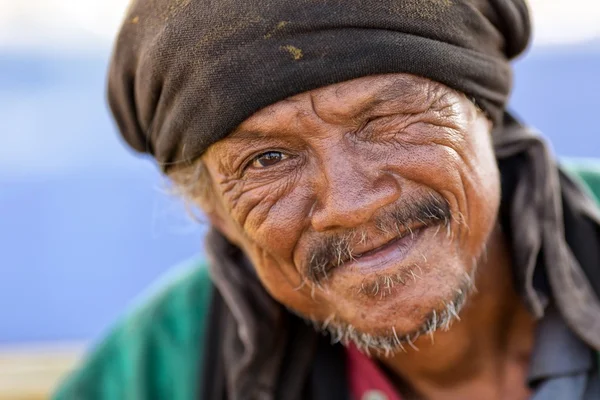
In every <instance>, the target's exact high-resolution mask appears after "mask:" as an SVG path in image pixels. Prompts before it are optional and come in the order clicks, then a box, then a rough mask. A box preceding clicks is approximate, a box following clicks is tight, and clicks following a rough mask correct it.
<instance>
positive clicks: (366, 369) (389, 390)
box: [346, 344, 402, 400]
mask: <svg viewBox="0 0 600 400" xmlns="http://www.w3.org/2000/svg"><path fill="white" fill-rule="evenodd" d="M346 373H347V374H348V381H349V382H350V393H351V394H352V397H353V399H354V400H402V397H400V395H399V394H398V393H397V392H396V389H395V388H394V386H393V385H392V383H391V382H390V381H389V379H388V378H387V377H386V376H385V374H384V372H383V371H382V370H381V368H380V367H379V366H378V365H377V363H375V361H373V360H372V359H371V358H369V357H367V356H366V355H364V354H363V353H361V352H360V351H359V350H358V349H357V348H356V346H354V345H353V344H350V345H349V346H348V347H347V348H346Z"/></svg>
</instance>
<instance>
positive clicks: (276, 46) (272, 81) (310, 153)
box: [57, 0, 600, 400]
mask: <svg viewBox="0 0 600 400" xmlns="http://www.w3.org/2000/svg"><path fill="white" fill-rule="evenodd" d="M529 36H530V23H529V16H528V12H527V8H526V5H525V4H524V3H523V2H522V1H520V0H487V1H484V0H480V1H474V0H470V1H469V0H451V1H449V0H407V1H398V0H394V1H391V0H379V1H373V2H369V1H364V0H362V1H360V0H348V1H344V2H341V1H337V0H324V1H314V0H297V1H293V2H290V1H283V0H282V1H268V2H256V1H252V0H244V1H239V0H238V1H235V2H233V1H225V0H222V1H213V2H203V1H199V0H188V1H175V0H172V1H168V0H155V1H152V2H147V1H134V3H133V4H132V5H131V7H130V9H129V11H128V13H127V17H126V21H125V23H124V25H123V27H122V30H121V33H120V35H119V38H118V39H117V44H116V49H115V52H114V56H113V59H112V64H111V70H110V75H109V101H110V105H111V109H112V111H113V113H114V115H115V118H116V121H117V123H118V126H119V128H120V130H121V132H122V133H123V135H124V137H125V138H126V140H127V141H128V142H129V143H130V144H131V145H132V146H133V147H134V148H136V149H137V150H139V151H144V152H147V153H150V154H152V155H153V156H154V157H155V158H156V160H157V161H158V163H159V164H160V165H161V167H162V168H163V170H164V171H165V173H166V174H168V175H169V176H170V177H171V178H172V180H173V181H174V183H175V186H176V188H178V190H180V191H181V192H182V193H183V195H184V196H185V197H186V199H187V200H189V201H190V202H193V203H194V204H195V205H197V206H199V207H200V208H201V209H202V210H203V211H204V212H205V214H206V215H207V218H208V219H209V221H210V223H211V225H212V227H213V229H212V232H211V233H210V234H209V237H208V238H207V249H208V253H209V255H210V262H209V268H210V273H211V279H212V282H213V283H214V287H215V289H214V290H210V288H208V287H207V286H210V284H208V283H206V281H205V280H202V278H201V277H202V276H204V275H203V274H202V273H201V272H200V270H194V271H193V272H191V273H189V274H188V275H185V277H184V278H180V279H179V280H176V281H175V283H173V284H171V285H170V286H168V287H167V289H165V290H163V291H162V292H161V293H160V294H158V295H155V297H154V298H153V299H152V301H151V302H149V304H148V305H146V306H144V307H142V308H141V309H140V310H138V311H136V312H134V313H133V314H132V315H131V316H129V317H127V319H126V320H125V321H124V322H122V324H121V326H120V327H119V328H117V329H116V330H115V332H114V333H113V334H112V335H111V337H110V338H109V339H107V341H106V342H104V344H102V345H101V346H100V347H99V349H98V350H97V351H96V354H95V355H93V356H92V357H91V358H90V360H89V361H88V363H87V365H85V366H84V367H83V368H82V370H81V371H80V372H78V373H76V374H75V375H74V376H73V377H72V378H71V379H70V381H69V382H67V384H66V385H65V387H64V388H63V389H62V391H61V392H60V393H59V394H58V396H57V397H58V398H69V399H70V398H86V399H87V398H127V399H133V398H160V399H163V398H165V399H166V398H169V399H172V398H181V399H183V398H202V399H225V398H226V399H337V398H339V399H347V398H354V399H376V398H377V399H382V398H389V399H536V400H542V399H544V400H546V399H596V398H600V375H599V371H598V365H597V357H596V350H597V349H599V348H600V302H599V299H598V295H597V294H598V292H599V291H600V270H599V265H600V229H599V227H600V225H599V224H600V218H598V210H597V208H595V207H596V206H595V205H594V204H593V200H591V198H590V197H588V196H587V195H586V194H584V192H583V191H582V189H581V188H580V186H579V185H578V184H576V183H575V182H574V181H573V180H571V178H569V177H568V176H567V175H566V174H565V173H564V172H562V170H560V169H559V168H558V167H557V165H556V164H555V162H554V161H553V159H552V158H551V156H550V155H549V153H548V150H547V148H546V145H545V144H544V142H543V141H542V140H541V139H540V138H539V137H538V136H537V135H536V134H535V133H533V132H532V131H531V130H529V129H528V128H526V127H524V126H523V125H521V123H519V122H518V121H517V120H515V119H514V118H513V117H512V116H511V115H510V114H508V113H507V112H506V111H505V105H506V102H507V98H508V95H509V91H510V87H511V69H510V65H509V60H510V59H512V58H514V57H515V56H517V55H518V54H520V53H521V52H522V51H523V50H524V49H525V47H526V46H527V43H528V41H529ZM208 294H210V296H211V297H210V300H209V301H207V302H206V304H205V303H204V302H205V298H206V296H207V295H208ZM205 305H206V307H208V308H209V310H208V311H206V310H205ZM182 321H183V322H182ZM307 322H309V323H312V324H307ZM315 328H316V329H315ZM205 331H206V334H204V332H205ZM318 332H323V333H324V334H323V335H320V334H318ZM200 354H202V357H201V356H200Z"/></svg>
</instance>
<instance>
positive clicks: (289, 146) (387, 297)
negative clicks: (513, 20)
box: [203, 74, 500, 350]
mask: <svg viewBox="0 0 600 400" xmlns="http://www.w3.org/2000/svg"><path fill="white" fill-rule="evenodd" d="M489 132H490V123H489V121H488V120H487V119H486V118H485V116H483V114H482V113H481V112H480V111H478V110H477V108H476V107H475V106H474V105H473V103H471V102H470V101H469V100H468V99H467V98H466V97H465V96H463V95H461V94H459V93H457V92H455V91H452V90H451V89H449V88H447V87H445V86H443V85H441V84H438V83H435V82H432V81H430V80H427V79H423V78H418V77H415V76H412V75H406V74H394V75H382V76H374V77H366V78H360V79H356V80H353V81H348V82H344V83H340V84H336V85H332V86H328V87H324V88H320V89H318V90H313V91H311V92H307V93H302V94H300V95H297V96H294V97H291V98H289V99H286V100H283V101H280V102H278V103H276V104H273V105H271V106H269V107H266V108H264V109H262V110H260V111H259V112H257V113H256V114H254V115H253V116H251V117H250V118H248V119H247V120H246V121H244V123H242V124H241V125H240V126H239V128H238V129H237V130H236V131H235V132H234V133H232V134H231V135H229V136H228V137H227V138H225V139H223V140H221V141H219V142H218V143H216V144H214V145H213V146H212V147H211V148H210V149H209V150H208V151H207V152H206V153H205V155H204V156H203V162H204V163H205V165H206V167H207V169H208V171H209V173H210V176H211V179H212V184H213V191H214V198H215V202H216V204H215V205H214V210H215V211H214V213H213V215H212V219H213V221H217V222H215V223H216V225H217V226H219V228H220V229H221V230H222V231H223V232H224V233H225V234H226V235H227V236H228V238H229V239H230V240H231V241H233V242H234V243H236V244H237V245H239V246H240V247H241V248H242V249H243V250H244V252H245V253H246V255H247V256H248V257H249V259H250V260H251V262H252V264H253V265H254V267H255V268H256V272H257V274H258V276H259V278H260V280H261V282H262V284H263V285H264V287H265V288H266V289H267V290H268V291H269V293H270V294H271V295H272V296H273V297H274V298H275V299H277V300H278V301H279V302H280V303H282V304H284V305H285V306H287V307H288V308H290V309H291V310H293V311H295V312H296V313H298V314H300V315H302V316H304V317H306V318H308V319H311V320H313V321H317V322H318V323H321V324H322V325H323V326H324V327H326V328H327V329H329V330H330V331H332V332H333V333H334V334H335V335H339V336H341V338H342V339H352V340H354V341H356V342H357V343H358V344H359V345H360V346H370V347H373V348H377V349H380V350H389V349H394V348H396V347H397V346H399V345H401V344H404V343H406V342H408V343H409V344H410V343H411V341H412V340H413V339H414V338H415V336H416V335H418V334H419V333H423V332H425V331H428V330H435V329H437V328H440V327H442V328H444V327H447V325H448V323H449V322H450V320H451V319H452V317H453V316H454V315H455V313H456V312H458V309H459V308H460V306H461V304H462V303H463V301H464V299H465V296H466V294H467V292H468V289H469V287H470V284H471V282H470V281H471V279H472V278H471V277H472V274H473V273H474V270H475V267H476V262H477V260H478V259H479V257H480V256H481V255H482V253H483V252H484V248H485V243H486V241H487V239H488V236H489V234H490V233H491V231H492V229H493V227H494V225H495V222H496V215H497V211H498V207H499V201H500V196H499V174H498V169H497V165H496V162H495V158H494V155H493V151H492V147H491V138H490V133H489Z"/></svg>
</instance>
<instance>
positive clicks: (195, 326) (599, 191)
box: [53, 162, 600, 400]
mask: <svg viewBox="0 0 600 400" xmlns="http://www.w3.org/2000/svg"><path fill="white" fill-rule="evenodd" d="M566 167H567V169H568V170H569V171H570V172H571V173H572V175H573V176H576V177H578V178H579V179H580V180H581V181H582V182H584V183H585V186H587V188H588V189H589V190H590V193H591V194H592V195H593V196H594V197H595V198H596V200H598V202H599V203H600V164H599V163H597V162H596V163H594V162H590V163H585V162H577V163H566ZM211 290H212V285H211V283H210V278H209V275H208V270H207V266H206V264H204V263H203V262H202V261H201V260H200V259H196V260H191V261H189V262H187V263H186V264H184V265H182V266H180V267H178V268H176V269H175V270H173V271H171V272H170V273H169V274H168V276H166V277H165V278H163V279H162V280H161V281H160V283H159V286H158V287H156V288H154V289H152V290H150V291H149V293H147V294H146V295H145V296H144V297H142V298H141V299H139V301H138V302H137V304H135V305H134V306H133V307H132V308H131V309H130V310H129V312H127V313H126V314H125V315H124V316H123V317H122V318H121V320H120V321H119V322H118V323H117V324H116V325H115V326H114V328H113V329H112V330H111V331H110V332H109V334H108V336H107V337H106V338H105V339H104V340H103V341H102V342H101V343H99V344H98V345H97V346H96V347H95V349H94V350H93V351H92V352H91V353H90V355H89V356H88V357H87V359H86V360H85V361H84V362H83V364H82V365H81V367H80V368H79V369H77V370H76V371H75V372H74V373H73V374H71V376H70V377H68V379H67V380H66V381H65V382H64V383H63V384H62V386H61V387H60V388H59V390H58V391H57V392H56V394H55V395H54V396H53V399H54V400H79V399H82V400H121V399H126V400H142V399H143V400H147V399H160V400H164V399H169V400H195V399H199V394H198V389H199V388H200V387H201V386H202V382H200V380H201V377H202V374H201V370H200V369H201V368H202V365H201V360H202V359H203V357H202V356H203V347H202V346H203V344H204V336H205V334H206V330H207V326H206V324H205V319H206V317H207V311H208V308H209V302H210V295H211V293H210V292H211Z"/></svg>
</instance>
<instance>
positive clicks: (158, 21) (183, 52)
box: [108, 0, 530, 171]
mask: <svg viewBox="0 0 600 400" xmlns="http://www.w3.org/2000/svg"><path fill="white" fill-rule="evenodd" d="M529 37H530V23H529V15H528V10H527V7H526V5H525V3H524V1H522V0H293V1H287V0H219V1H214V0H212V1H211V0H134V1H133V3H132V4H131V6H130V8H129V10H128V11H127V15H126V19H125V23H124V24H123V26H122V28H121V32H120V33H119V36H118V38H117V42H116V47H115V51H114V54H113V58H112V62H111V65H110V74H109V87H108V97H109V103H110V107H111V109H112V111H113V113H114V116H115V119H116V121H117V124H118V126H119V128H120V130H121V132H122V134H123V136H124V137H125V139H126V140H127V142H128V143H129V144H130V145H131V146H133V147H134V148H135V149H136V150H138V151H141V152H146V153H150V154H151V155H153V156H154V157H155V158H156V160H157V161H158V163H159V164H160V165H161V167H162V168H163V169H164V170H165V171H166V170H168V168H169V167H170V166H172V165H174V164H180V163H186V162H189V161H192V160H194V159H195V158H197V157H198V156H200V155H201V154H202V153H203V152H204V151H205V150H206V149H207V148H208V146H210V145H211V144H213V143H215V142H216V141H218V140H220V139H222V138H223V137H225V136H227V135H228V134H229V133H231V132H232V131H233V130H234V129H235V128H236V127H237V126H238V125H239V124H240V123H241V122H242V121H244V120H245V119H246V118H248V117H249V116H251V115H252V114H253V113H254V112H256V111H258V110H259V109H261V108H264V107H265V106H268V105H270V104H273V103H275V102H277V101H279V100H282V99H284V98H286V97H289V96H292V95H295V94H298V93H301V92H304V91H307V90H311V89H315V88H318V87H322V86H326V85H329V84H333V83H337V82H342V81H346V80H350V79H353V78H358V77H362V76H367V75H374V74H383V73H398V72H404V73H411V74H415V75H419V76H423V77H426V78H430V79H432V80H435V81H438V82H441V83H444V84H446V85H448V86H450V87H452V88H454V89H456V90H458V91H460V92H463V93H465V94H467V95H468V96H470V97H471V98H472V99H473V100H474V101H475V102H476V103H477V104H478V105H479V106H480V107H481V108H482V109H483V110H484V111H485V112H487V114H488V115H489V117H490V118H491V119H493V120H494V121H495V122H496V123H500V121H501V119H502V113H503V110H504V106H505V104H506V101H507V98H508V95H509V92H510V88H511V83H512V76H511V68H510V65H509V63H508V61H509V60H510V59H512V58H514V57H515V56H517V55H518V54H519V53H521V52H522V51H523V50H524V49H525V47H526V46H527V44H528V41H529Z"/></svg>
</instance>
